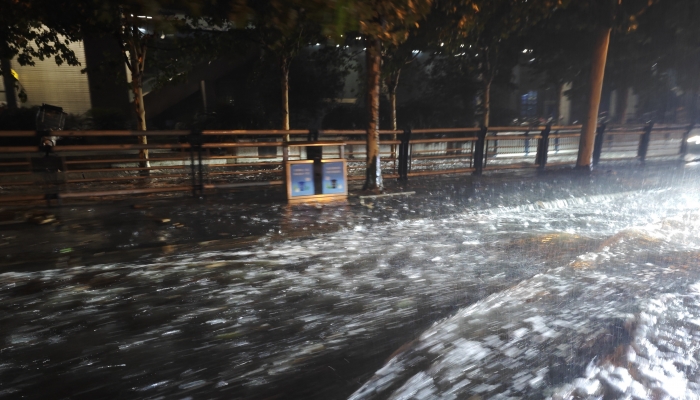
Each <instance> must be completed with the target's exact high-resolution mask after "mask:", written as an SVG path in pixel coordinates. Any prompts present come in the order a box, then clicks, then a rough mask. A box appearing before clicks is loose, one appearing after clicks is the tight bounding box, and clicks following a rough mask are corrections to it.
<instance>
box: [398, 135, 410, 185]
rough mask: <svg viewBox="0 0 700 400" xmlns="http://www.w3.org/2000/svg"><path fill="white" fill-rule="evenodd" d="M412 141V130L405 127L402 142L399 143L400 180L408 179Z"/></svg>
mask: <svg viewBox="0 0 700 400" xmlns="http://www.w3.org/2000/svg"><path fill="white" fill-rule="evenodd" d="M410 143H411V130H410V129H404V131H403V135H401V144H400V145H399V180H400V181H404V182H405V181H407V180H408V165H409V163H410V157H411V155H410V151H409V148H410Z"/></svg>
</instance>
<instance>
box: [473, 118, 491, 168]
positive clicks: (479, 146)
mask: <svg viewBox="0 0 700 400" xmlns="http://www.w3.org/2000/svg"><path fill="white" fill-rule="evenodd" d="M488 130H489V128H487V127H485V126H482V127H481V130H480V131H479V132H478V133H477V136H476V138H477V139H476V146H474V154H473V155H472V156H473V157H474V175H481V173H482V171H483V170H484V145H485V144H486V134H487V133H488Z"/></svg>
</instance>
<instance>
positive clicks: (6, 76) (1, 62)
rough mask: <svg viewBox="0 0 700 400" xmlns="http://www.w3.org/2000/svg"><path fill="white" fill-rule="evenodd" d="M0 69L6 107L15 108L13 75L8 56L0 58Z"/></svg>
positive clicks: (15, 97)
mask: <svg viewBox="0 0 700 400" xmlns="http://www.w3.org/2000/svg"><path fill="white" fill-rule="evenodd" d="M0 69H2V81H3V83H4V84H5V98H6V99H7V108H9V109H16V108H17V93H16V92H15V77H14V76H12V64H10V60H9V59H8V58H0Z"/></svg>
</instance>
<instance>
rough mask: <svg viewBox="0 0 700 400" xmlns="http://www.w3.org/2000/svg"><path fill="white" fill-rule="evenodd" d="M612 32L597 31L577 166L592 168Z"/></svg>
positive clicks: (601, 29)
mask: <svg viewBox="0 0 700 400" xmlns="http://www.w3.org/2000/svg"><path fill="white" fill-rule="evenodd" d="M610 32H611V29H610V28H600V30H599V31H598V33H597V35H598V36H597V38H596V43H595V48H594V50H593V62H592V68H591V87H590V95H589V97H588V111H587V114H586V119H585V120H584V121H583V127H582V129H581V140H580V142H579V147H578V160H577V161H576V167H578V168H590V166H591V159H592V156H593V144H594V142H595V134H596V128H597V126H598V109H599V108H600V98H601V95H602V92H603V78H604V76H605V62H606V61H607V57H608V45H609V44H610Z"/></svg>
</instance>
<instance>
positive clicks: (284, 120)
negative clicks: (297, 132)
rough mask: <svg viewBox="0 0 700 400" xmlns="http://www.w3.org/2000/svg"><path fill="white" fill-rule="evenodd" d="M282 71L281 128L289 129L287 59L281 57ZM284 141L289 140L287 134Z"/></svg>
mask: <svg viewBox="0 0 700 400" xmlns="http://www.w3.org/2000/svg"><path fill="white" fill-rule="evenodd" d="M280 72H281V73H282V130H285V131H288V130H289V61H287V59H286V58H282V60H281V61H280ZM284 141H285V142H288V141H289V135H284Z"/></svg>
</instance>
